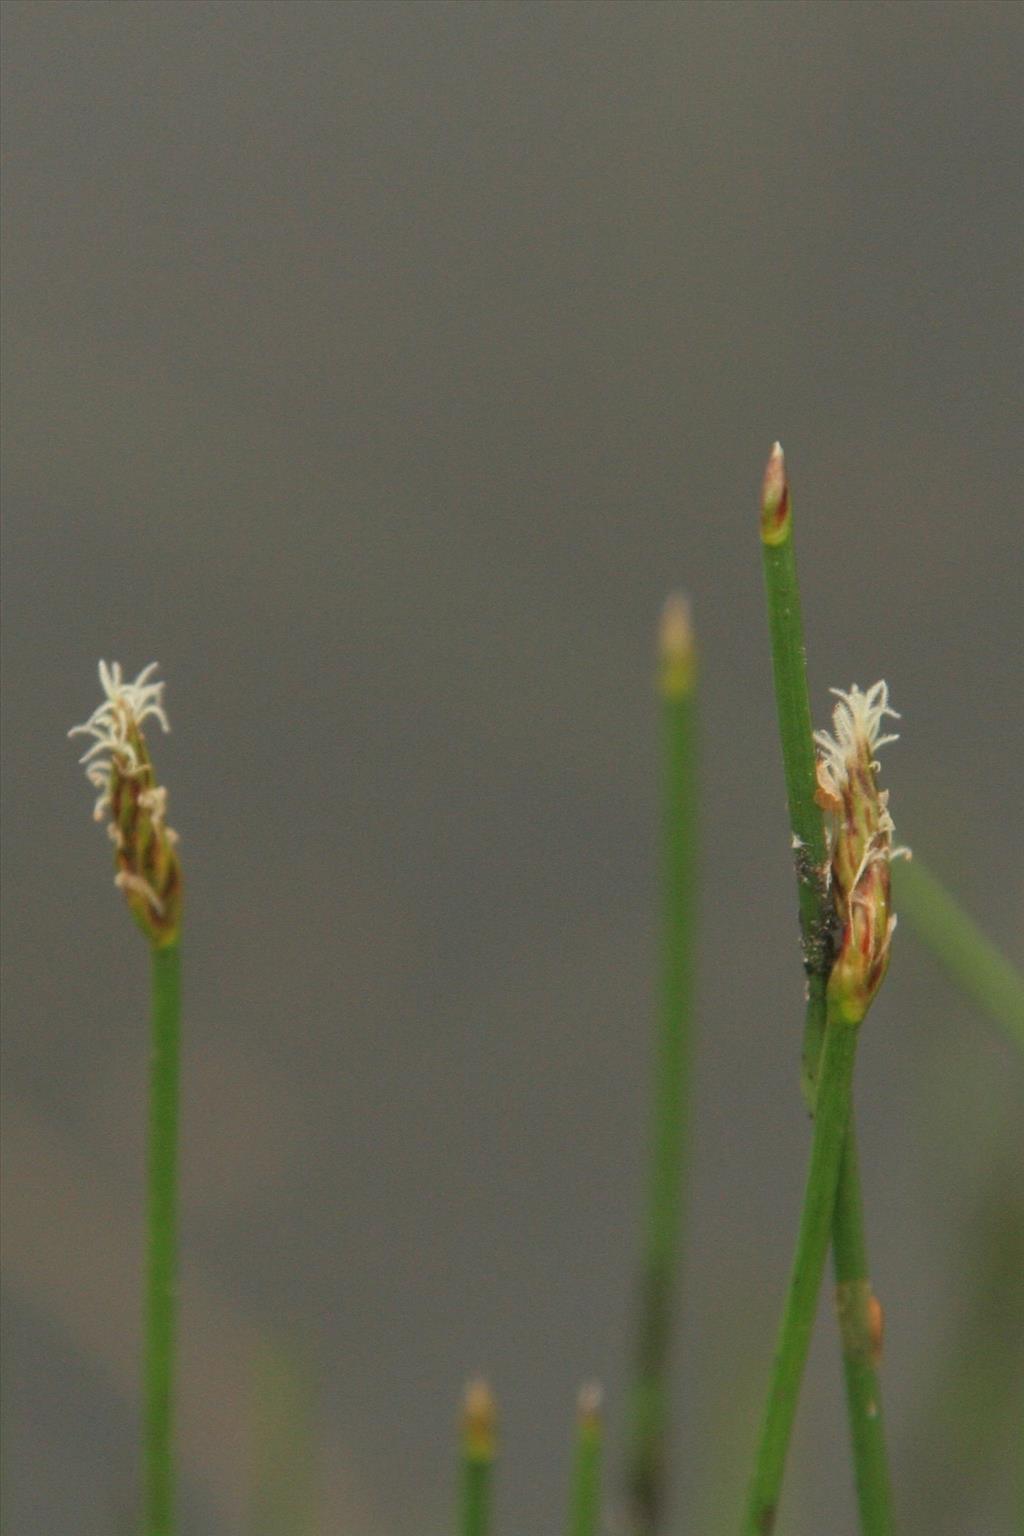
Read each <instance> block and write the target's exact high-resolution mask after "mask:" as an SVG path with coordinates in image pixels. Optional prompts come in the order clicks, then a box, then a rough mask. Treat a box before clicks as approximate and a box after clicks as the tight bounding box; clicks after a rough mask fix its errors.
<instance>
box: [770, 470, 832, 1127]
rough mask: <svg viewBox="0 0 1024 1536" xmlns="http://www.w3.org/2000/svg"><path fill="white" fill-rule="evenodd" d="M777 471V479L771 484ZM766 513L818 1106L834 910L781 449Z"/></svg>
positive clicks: (808, 1037)
mask: <svg viewBox="0 0 1024 1536" xmlns="http://www.w3.org/2000/svg"><path fill="white" fill-rule="evenodd" d="M773 468H774V469H775V471H776V475H777V480H776V482H775V483H772V482H771V481H770V476H771V475H772V471H773ZM764 496H765V506H764V509H763V510H762V518H761V550H762V555H763V562H764V584H765V599H766V604H767V609H768V631H769V635H770V638H771V652H772V674H773V678H774V683H775V707H776V712H777V714H778V720H779V741H780V743H781V746H782V764H783V769H784V772H785V779H786V800H787V802H788V805H789V825H790V829H791V832H792V839H793V851H794V862H795V865H796V877H797V898H798V901H799V907H800V937H801V942H802V947H803V961H804V970H805V971H806V973H807V1012H806V1018H805V1025H804V1048H803V1084H804V1094H805V1097H806V1098H807V1101H808V1103H809V1104H810V1103H813V1099H814V1083H815V1079H816V1077H817V1072H818V1063H819V1059H820V1057H821V1046H822V1041H823V1038H824V1032H825V986H826V983H827V981H828V974H829V970H830V969H831V963H832V944H831V906H830V902H829V899H828V890H827V887H826V882H825V875H824V871H825V869H826V867H827V864H828V845H827V843H826V840H825V827H824V822H823V820H822V815H821V811H820V809H819V807H818V804H817V802H816V800H815V798H814V797H815V791H816V789H817V764H816V760H815V753H814V733H813V729H812V726H811V701H810V695H809V693H808V690H807V661H806V650H805V646H804V625H803V615H802V612H801V607H800V584H799V581H798V580H797V571H796V549H795V547H794V543H793V518H792V512H791V508H790V501H789V483H788V481H787V480H786V476H785V463H784V461H783V458H782V450H781V448H779V447H778V444H776V448H775V451H774V452H773V454H772V457H771V459H769V461H768V471H767V472H766V475H765V492H764Z"/></svg>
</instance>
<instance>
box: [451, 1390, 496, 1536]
mask: <svg viewBox="0 0 1024 1536" xmlns="http://www.w3.org/2000/svg"><path fill="white" fill-rule="evenodd" d="M494 1426H495V1410H494V1399H493V1397H492V1396H491V1393H490V1389H489V1388H488V1386H487V1385H486V1383H485V1382H482V1381H474V1382H471V1383H470V1385H469V1386H468V1388H467V1389H466V1398H465V1404H464V1407H463V1417H462V1459H461V1464H460V1469H459V1470H460V1489H459V1525H458V1531H459V1536H487V1533H488V1532H489V1531H490V1528H491V1497H492V1489H493V1482H494V1456H495V1432H494Z"/></svg>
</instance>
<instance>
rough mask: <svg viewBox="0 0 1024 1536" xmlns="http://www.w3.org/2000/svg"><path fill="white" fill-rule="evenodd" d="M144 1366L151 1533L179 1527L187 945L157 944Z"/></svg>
mask: <svg viewBox="0 0 1024 1536" xmlns="http://www.w3.org/2000/svg"><path fill="white" fill-rule="evenodd" d="M152 954H153V1034H152V1056H151V1060H150V1085H149V1154H148V1243H147V1270H146V1315H145V1365H144V1399H145V1401H144V1432H143V1437H144V1453H145V1472H144V1500H145V1526H144V1529H145V1536H170V1533H171V1531H172V1529H173V1503H174V1486H173V1481H174V1479H173V1467H172V1454H171V1438H172V1397H173V1388H174V1301H175V1274H176V1267H177V1266H176V1259H177V1236H176V1226H177V1203H178V1191H177V1186H178V1169H177V1161H178V1055H179V1036H180V1022H181V950H180V947H179V945H178V944H177V943H174V944H168V945H165V946H163V947H157V946H154V947H153V951H152Z"/></svg>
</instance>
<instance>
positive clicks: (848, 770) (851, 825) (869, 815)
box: [814, 682, 909, 1024]
mask: <svg viewBox="0 0 1024 1536" xmlns="http://www.w3.org/2000/svg"><path fill="white" fill-rule="evenodd" d="M831 691H832V692H833V693H834V694H835V695H836V697H837V699H838V701H839V702H838V703H837V704H836V706H835V708H834V710H833V711H832V731H831V732H829V731H816V732H815V733H814V740H815V744H816V746H817V748H818V753H819V757H818V792H817V800H818V804H819V805H820V806H821V807H822V809H823V810H824V811H825V812H826V813H827V815H828V819H829V823H830V825H829V848H830V855H831V877H832V895H833V900H834V903H835V910H836V915H837V918H838V921H839V925H840V937H839V944H838V948H837V952H836V958H835V962H834V964H833V967H832V972H831V975H830V977H829V983H828V996H829V1004H830V1008H831V1010H832V1012H833V1014H834V1015H835V1016H837V1017H840V1018H842V1019H844V1020H845V1021H846V1022H848V1023H853V1024H859V1023H860V1021H861V1019H863V1017H864V1015H865V1014H866V1013H867V1011H868V1008H869V1007H870V1006H871V1003H872V1002H873V1000H874V998H875V995H876V993H877V991H878V988H879V987H880V986H881V984H882V980H883V978H884V976H885V972H886V969H887V968H888V964H889V949H890V945H891V943H892V934H893V929H894V928H895V927H896V918H895V917H894V916H893V913H892V899H891V879H890V865H891V863H892V860H893V859H894V858H898V857H900V856H901V855H903V856H909V854H908V850H907V849H905V848H894V847H893V844H892V836H893V824H892V817H891V816H890V815H889V795H888V791H887V790H884V789H879V787H878V771H879V764H878V760H877V756H876V754H877V752H878V750H879V748H880V747H884V746H885V745H886V744H887V743H888V742H891V741H897V740H898V739H899V738H898V737H897V736H895V735H892V734H883V732H884V722H885V719H886V717H887V716H889V717H891V718H892V719H895V720H898V719H899V716H898V715H897V714H896V711H895V710H894V709H892V708H890V706H889V689H888V686H887V684H886V683H884V682H878V683H875V685H874V686H873V687H872V688H869V689H868V690H867V692H866V693H863V692H861V690H860V689H859V688H858V687H857V685H856V684H854V685H853V686H852V687H851V688H850V690H849V692H844V691H843V690H842V689H839V688H833V689H832V690H831Z"/></svg>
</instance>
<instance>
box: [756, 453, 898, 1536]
mask: <svg viewBox="0 0 1024 1536" xmlns="http://www.w3.org/2000/svg"><path fill="white" fill-rule="evenodd" d="M761 538H762V552H763V559H764V579H765V597H766V602H767V610H768V627H769V634H770V638H771V652H772V671H773V677H774V683H775V699H776V709H777V713H778V721H779V738H780V742H781V745H782V760H783V769H784V774H785V781H786V798H787V802H788V806H789V816H790V828H791V836H792V843H793V850H794V862H795V866H796V876H797V891H798V898H799V913H800V935H801V944H802V951H803V960H804V971H805V975H806V979H807V1004H806V1010H805V1021H804V1042H803V1058H802V1071H801V1081H802V1087H803V1092H804V1097H805V1100H806V1102H807V1105H808V1108H809V1109H810V1110H811V1112H812V1113H814V1112H815V1107H816V1101H817V1089H818V1074H819V1069H820V1066H821V1062H822V1054H823V1044H824V1038H825V1030H826V1022H827V1014H828V1009H827V999H826V986H827V982H828V974H829V969H830V966H831V963H832V950H833V946H832V937H831V934H832V910H831V901H830V897H829V892H828V888H827V883H826V880H825V875H824V871H825V869H826V866H827V860H828V846H827V841H826V837H825V827H824V821H823V818H822V813H821V810H820V808H819V806H818V804H817V801H816V798H815V791H816V789H817V774H816V756H815V750H814V737H813V731H812V727H811V706H810V695H809V691H808V687H807V664H806V647H805V643H804V631H803V617H802V612H801V605H800V586H799V582H798V579H797V569H796V551H795V547H794V543H793V517H792V507H791V505H790V494H789V481H788V478H787V476H786V467H785V460H784V458H783V454H782V449H781V448H780V447H779V445H778V444H776V445H775V448H774V449H773V451H772V455H771V457H770V459H769V461H768V468H767V470H766V472H765V482H764V489H763V495H762V513H761ZM850 1135H851V1146H850V1153H849V1155H848V1156H844V1157H843V1158H842V1159H841V1162H840V1167H839V1179H838V1186H837V1193H836V1204H835V1211H834V1214H833V1218H832V1240H833V1247H834V1250H835V1258H836V1281H837V1286H840V1287H843V1289H842V1290H841V1291H839V1292H837V1294H838V1295H840V1296H842V1295H849V1294H858V1295H861V1294H865V1293H866V1294H868V1295H870V1283H869V1280H868V1269H867V1249H866V1242H865V1237H864V1221H863V1210H862V1200H861V1192H860V1177H859V1172H858V1168H857V1158H856V1149H855V1146H854V1143H853V1140H852V1137H853V1115H852V1109H851V1114H850ZM819 1279H820V1276H819ZM843 1364H844V1375H845V1380H846V1398H847V1407H848V1412H849V1419H850V1436H851V1445H852V1450H853V1458H854V1478H855V1482H856V1486H857V1491H858V1504H859V1510H860V1521H861V1530H862V1532H863V1533H864V1536H891V1533H892V1528H893V1527H892V1510H891V1499H890V1496H889V1471H888V1461H887V1457H886V1450H885V1440H884V1434H883V1426H882V1412H881V1390H880V1385H879V1381H878V1372H877V1364H876V1358H875V1356H873V1355H872V1356H868V1357H865V1356H864V1355H863V1354H862V1353H861V1354H858V1353H857V1352H856V1351H855V1350H853V1349H852V1348H845V1347H844V1351H843ZM796 1386H797V1388H798V1387H799V1375H798V1376H797V1378H796ZM770 1401H772V1399H770ZM793 1408H794V1409H795V1403H794V1404H793ZM789 1426H790V1428H791V1427H792V1414H790V1418H789ZM786 1439H787V1441H788V1430H787V1434H786ZM784 1456H785V1446H783V1447H782V1457H783V1459H784ZM777 1475H778V1478H779V1484H778V1487H776V1489H775V1491H774V1495H773V1496H772V1497H771V1499H770V1501H769V1499H768V1494H767V1492H765V1493H764V1504H763V1508H764V1509H767V1508H769V1507H770V1508H771V1510H772V1512H773V1513H772V1516H771V1518H774V1509H775V1505H776V1503H777V1500H778V1493H779V1489H780V1488H781V1476H782V1461H779V1462H778V1464H777ZM763 1529H764V1530H768V1529H770V1525H769V1526H765V1527H764V1528H763Z"/></svg>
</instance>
